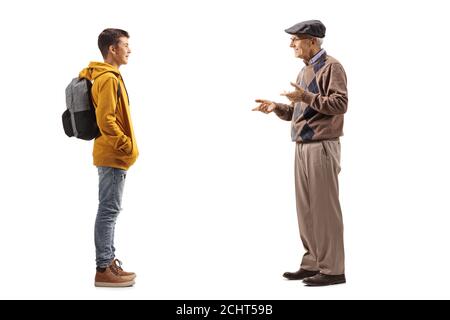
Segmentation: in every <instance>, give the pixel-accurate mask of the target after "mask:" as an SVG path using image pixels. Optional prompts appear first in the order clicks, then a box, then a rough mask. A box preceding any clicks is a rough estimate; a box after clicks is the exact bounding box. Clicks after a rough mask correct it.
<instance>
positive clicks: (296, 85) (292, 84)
mask: <svg viewBox="0 0 450 320" xmlns="http://www.w3.org/2000/svg"><path fill="white" fill-rule="evenodd" d="M291 86H293V87H294V88H296V89H299V90H303V88H302V87H300V86H299V85H298V84H296V83H294V82H291Z"/></svg>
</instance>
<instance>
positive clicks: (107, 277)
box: [95, 266, 134, 287]
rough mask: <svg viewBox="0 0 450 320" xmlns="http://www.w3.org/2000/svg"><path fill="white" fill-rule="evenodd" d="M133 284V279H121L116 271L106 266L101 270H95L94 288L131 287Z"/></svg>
mask: <svg viewBox="0 0 450 320" xmlns="http://www.w3.org/2000/svg"><path fill="white" fill-rule="evenodd" d="M133 284H134V279H130V278H126V277H122V276H120V275H119V273H118V272H117V270H116V269H114V268H112V267H111V266H108V267H106V268H104V270H101V269H99V268H97V273H96V274H95V286H96V287H131V286H132V285H133Z"/></svg>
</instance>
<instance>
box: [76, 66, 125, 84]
mask: <svg viewBox="0 0 450 320" xmlns="http://www.w3.org/2000/svg"><path fill="white" fill-rule="evenodd" d="M107 72H112V73H114V75H115V76H116V77H119V76H120V72H119V69H117V68H116V67H114V66H112V65H110V64H108V63H104V62H91V63H89V66H88V67H87V68H84V69H83V70H81V72H80V74H79V77H80V78H86V79H88V80H91V81H93V80H95V79H97V78H98V77H100V76H101V75H102V74H104V73H107Z"/></svg>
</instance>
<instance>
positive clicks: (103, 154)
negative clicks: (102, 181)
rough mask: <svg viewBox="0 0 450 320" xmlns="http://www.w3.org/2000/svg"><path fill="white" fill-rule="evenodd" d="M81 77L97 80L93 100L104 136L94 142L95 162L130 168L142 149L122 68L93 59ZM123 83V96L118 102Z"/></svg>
mask: <svg viewBox="0 0 450 320" xmlns="http://www.w3.org/2000/svg"><path fill="white" fill-rule="evenodd" d="M79 76H80V78H86V79H89V80H91V81H93V82H94V83H93V85H92V99H93V102H94V106H95V114H96V117H97V124H98V127H99V129H100V135H99V136H98V137H97V138H96V139H95V141H94V151H93V156H94V165H96V166H98V167H113V168H119V169H123V170H128V168H129V167H130V166H131V165H132V164H133V163H134V162H135V161H136V159H137V157H138V155H139V151H138V148H137V145H136V139H135V137H134V132H133V125H132V123H131V116H130V107H129V105H128V103H129V101H128V94H127V91H126V89H125V85H124V82H123V79H122V76H121V75H120V72H119V70H118V69H117V68H115V67H114V66H112V65H110V64H108V63H103V62H91V63H90V64H89V67H87V68H85V69H83V70H82V71H81V72H80V75H79ZM119 85H120V98H119V101H117V92H118V89H119V87H118V86H119Z"/></svg>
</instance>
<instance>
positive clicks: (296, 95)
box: [281, 82, 305, 102]
mask: <svg viewBox="0 0 450 320" xmlns="http://www.w3.org/2000/svg"><path fill="white" fill-rule="evenodd" d="M291 85H292V86H293V87H294V88H295V91H292V92H285V93H282V94H281V95H282V96H285V97H286V98H288V99H289V100H290V101H291V102H300V101H302V96H303V94H304V93H305V90H304V89H303V88H302V87H300V86H299V85H298V84H296V83H293V82H291Z"/></svg>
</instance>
